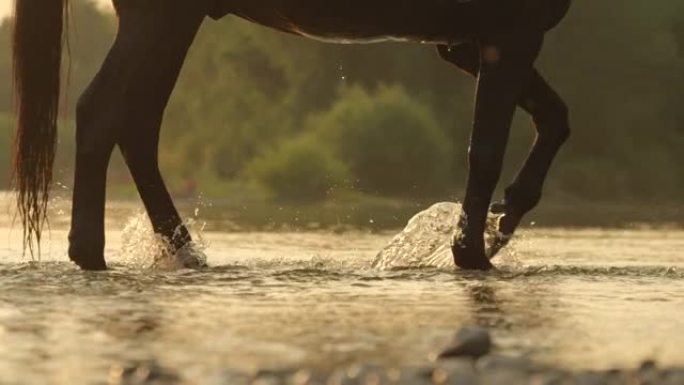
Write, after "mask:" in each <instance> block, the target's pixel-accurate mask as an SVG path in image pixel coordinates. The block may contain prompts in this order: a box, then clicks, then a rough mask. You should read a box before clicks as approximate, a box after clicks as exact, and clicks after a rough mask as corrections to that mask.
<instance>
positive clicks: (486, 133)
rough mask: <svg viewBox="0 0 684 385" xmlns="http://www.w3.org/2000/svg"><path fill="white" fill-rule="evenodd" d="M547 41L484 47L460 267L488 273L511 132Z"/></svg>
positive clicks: (496, 42)
mask: <svg viewBox="0 0 684 385" xmlns="http://www.w3.org/2000/svg"><path fill="white" fill-rule="evenodd" d="M541 42H542V36H541V34H536V33H520V34H515V35H513V34H512V35H509V36H506V37H502V38H497V39H483V40H482V41H480V42H479V53H480V72H479V77H478V87H477V97H476V102H475V117H474V123H473V131H472V135H471V139H470V148H469V153H468V163H469V172H468V182H467V187H466V196H465V199H464V201H463V213H462V215H461V218H460V220H459V234H458V235H457V236H456V237H455V239H454V244H453V246H452V251H453V254H454V261H455V263H456V265H457V266H459V267H461V268H463V269H480V270H486V269H490V268H491V267H492V265H491V263H490V262H489V259H488V258H487V256H486V254H485V245H484V231H485V227H486V221H487V212H488V211H489V204H490V202H491V200H492V195H493V193H494V189H495V188H496V184H497V182H498V180H499V177H500V175H501V169H502V164H503V158H504V154H505V151H506V145H507V142H508V136H509V132H510V126H511V122H512V119H513V113H514V112H515V108H516V105H517V103H518V100H520V97H521V95H522V92H523V90H524V88H525V87H526V85H527V84H528V82H529V81H530V79H531V75H532V73H533V69H532V65H533V63H534V60H535V58H536V57H537V54H538V52H539V48H540V47H541Z"/></svg>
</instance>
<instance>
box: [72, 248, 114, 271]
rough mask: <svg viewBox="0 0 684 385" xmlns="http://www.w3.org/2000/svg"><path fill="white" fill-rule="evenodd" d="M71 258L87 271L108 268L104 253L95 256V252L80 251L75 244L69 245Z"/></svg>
mask: <svg viewBox="0 0 684 385" xmlns="http://www.w3.org/2000/svg"><path fill="white" fill-rule="evenodd" d="M69 259H70V260H71V261H72V262H74V263H75V264H76V265H78V267H80V268H81V269H83V270H86V271H103V270H107V263H106V262H105V259H104V256H103V255H100V256H94V254H93V253H89V252H86V251H78V250H77V248H76V247H74V246H73V245H72V246H70V247H69Z"/></svg>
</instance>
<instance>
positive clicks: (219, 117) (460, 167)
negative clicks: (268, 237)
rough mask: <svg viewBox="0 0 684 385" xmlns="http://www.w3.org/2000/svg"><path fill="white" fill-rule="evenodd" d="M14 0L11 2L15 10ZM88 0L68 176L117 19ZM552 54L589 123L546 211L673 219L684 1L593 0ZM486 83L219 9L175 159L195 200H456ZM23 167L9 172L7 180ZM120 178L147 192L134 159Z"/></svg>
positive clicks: (2, 140) (171, 156) (0, 70)
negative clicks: (81, 99) (80, 121)
mask: <svg viewBox="0 0 684 385" xmlns="http://www.w3.org/2000/svg"><path fill="white" fill-rule="evenodd" d="M7 7H8V1H0V9H2V10H4V9H6V8H7ZM72 8H73V18H72V23H73V32H72V37H71V39H72V41H71V44H72V58H71V82H70V87H69V90H68V93H67V95H68V98H67V104H66V105H67V109H66V110H67V111H68V114H66V115H65V121H64V124H63V125H62V127H61V131H60V138H61V139H60V146H59V158H58V164H57V179H58V181H59V182H61V183H62V184H64V185H65V186H67V187H68V186H70V185H71V178H72V163H73V160H72V158H73V153H74V144H73V136H74V128H73V105H74V104H75V101H76V100H77V96H78V95H79V94H80V91H81V90H82V89H83V87H84V86H85V85H86V84H87V82H88V81H89V80H90V79H91V78H92V76H93V73H94V72H95V71H96V70H97V68H98V67H99V65H100V63H101V61H102V60H103V57H104V55H105V54H106V52H107V50H108V47H109V45H110V43H111V40H112V37H113V34H114V32H115V30H116V20H115V18H114V16H113V15H112V14H111V13H107V12H104V13H103V12H102V11H101V10H100V8H98V7H95V6H93V5H92V4H91V3H89V2H87V1H84V0H73V5H72ZM9 34H10V28H9V23H8V22H7V21H5V22H4V23H3V25H2V27H1V28H0V79H4V80H3V81H2V82H0V85H1V86H0V126H1V127H2V130H0V146H1V147H0V148H2V149H3V150H2V152H0V164H4V165H8V164H9V153H10V152H9V147H10V141H11V119H10V112H9V111H10V86H9V85H10V81H9V80H10V78H9V77H10V57H9V52H10V45H9ZM539 67H540V68H541V70H542V72H543V73H544V74H545V76H546V77H547V78H548V79H549V80H550V82H551V83H552V84H553V85H554V86H555V87H556V88H557V89H558V91H559V93H560V94H561V95H563V96H564V97H565V98H566V99H567V102H568V104H569V106H570V108H571V114H572V128H573V136H572V138H571V141H570V142H569V143H568V145H567V146H566V147H565V148H564V149H563V151H562V153H561V155H560V157H559V159H558V162H557V163H556V165H555V167H554V168H553V170H552V173H551V176H550V179H549V183H548V186H547V188H546V192H547V193H546V200H545V206H543V207H550V205H552V204H562V205H566V206H569V207H571V208H572V207H573V205H576V204H577V203H578V202H580V203H582V204H586V203H587V202H590V203H592V204H594V205H598V206H600V207H616V206H619V207H622V208H624V207H628V208H633V209H639V210H641V211H642V212H643V211H646V212H651V213H652V214H651V217H652V218H661V216H660V214H658V213H656V211H654V210H655V209H653V210H651V209H652V208H654V207H656V206H658V207H660V206H667V207H675V211H674V212H673V211H672V210H670V209H668V210H669V211H668V212H670V214H671V216H672V217H674V218H677V217H680V218H681V217H683V216H684V215H681V206H682V201H683V199H682V197H683V196H684V167H682V164H683V163H684V151H683V149H684V108H683V107H684V106H683V103H682V102H684V3H682V1H681V0H657V1H654V2H645V1H643V0H624V1H620V2H617V1H601V2H595V1H588V0H576V1H575V2H574V5H573V8H572V9H571V12H570V14H569V15H568V17H567V19H566V20H565V21H564V22H563V24H562V25H561V26H560V27H558V28H557V29H556V30H554V31H553V32H552V33H550V34H549V35H548V38H547V40H546V46H545V49H544V51H543V53H542V56H541V58H540V60H539ZM473 89H474V82H473V80H472V79H470V78H468V77H467V76H465V75H464V74H462V73H461V72H459V71H458V70H457V69H456V68H454V67H453V66H451V65H449V64H447V63H445V62H442V61H441V60H440V59H439V58H438V57H437V55H436V54H435V53H434V48H433V47H429V46H421V45H411V44H380V45H373V46H339V45H326V44H321V43H318V42H313V41H309V40H306V39H301V38H297V37H292V36H288V35H285V34H281V33H277V32H273V31H271V30H268V29H265V28H262V27H258V26H255V25H252V24H249V23H247V22H244V21H241V20H238V19H235V18H230V17H227V18H225V19H223V20H221V21H219V22H215V21H210V20H207V22H206V23H205V24H204V26H203V28H202V31H201V33H200V34H199V36H198V39H197V41H196V44H195V45H194V47H193V49H192V50H191V52H190V55H189V58H188V60H187V64H186V66H185V68H184V71H183V73H182V76H181V79H180V81H179V84H178V87H177V88H176V91H175V92H174V95H173V97H172V100H171V103H170V105H169V108H168V110H167V114H166V120H165V122H164V130H163V139H162V150H161V163H162V165H163V171H164V174H165V176H166V177H167V179H168V181H169V183H170V186H171V189H172V190H173V192H174V194H175V195H176V196H177V197H196V196H197V195H199V194H202V195H203V196H204V197H205V198H207V199H215V200H220V199H229V200H231V202H238V203H236V205H240V204H241V202H262V203H272V204H276V205H280V204H283V203H284V204H295V205H302V204H304V205H309V204H310V203H326V202H327V203H330V202H338V203H339V202H348V201H352V202H359V201H374V202H393V203H392V204H399V205H401V204H404V203H406V202H409V203H410V202H428V201H434V200H438V199H455V198H458V197H460V195H461V192H462V190H463V183H464V180H465V171H466V158H465V154H466V149H467V140H468V135H469V131H470V123H471V120H472V118H471V116H472V113H471V109H472V100H473V96H472V95H473ZM533 137H534V130H533V127H532V125H531V122H530V120H529V118H528V117H527V116H525V115H524V114H523V113H520V114H518V117H517V119H516V124H515V127H514V128H513V134H512V137H511V143H510V147H509V148H510V149H509V152H508V157H507V163H506V165H507V166H506V172H505V175H504V179H502V184H501V186H502V187H504V186H505V184H506V183H505V182H507V181H509V180H510V179H511V178H512V176H513V175H514V172H515V171H516V170H517V168H518V167H519V165H520V163H521V162H522V160H523V159H524V157H525V155H526V153H527V151H528V148H529V145H530V143H531V141H532V140H533ZM6 169H7V168H5V170H6ZM8 175H9V172H5V171H3V172H1V173H0V189H1V188H4V187H7V186H8ZM110 190H111V193H112V194H113V195H114V196H124V197H131V196H135V192H134V189H133V185H132V184H131V182H130V178H129V176H128V172H127V170H126V169H125V167H124V166H123V164H122V163H121V161H120V159H119V158H118V156H117V158H115V159H114V162H113V164H112V168H111V172H110ZM554 202H555V203H554ZM580 207H589V206H586V205H585V206H580ZM644 209H645V210H644ZM649 210H650V211H649ZM574 213H575V214H576V215H580V214H579V213H577V210H575V211H574ZM575 214H573V215H575ZM590 214H591V213H588V214H587V215H590Z"/></svg>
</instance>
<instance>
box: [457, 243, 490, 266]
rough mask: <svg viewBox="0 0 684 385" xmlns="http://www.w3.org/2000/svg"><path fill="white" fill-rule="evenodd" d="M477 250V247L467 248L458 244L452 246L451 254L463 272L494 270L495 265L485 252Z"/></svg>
mask: <svg viewBox="0 0 684 385" xmlns="http://www.w3.org/2000/svg"><path fill="white" fill-rule="evenodd" d="M476 249H477V248H475V247H465V246H461V245H458V244H456V245H454V246H452V247H451V252H452V253H453V256H454V263H455V264H456V266H458V267H459V268H461V269H463V270H483V271H487V270H492V269H493V268H494V265H492V263H491V262H490V261H489V258H487V256H486V255H485V252H484V250H482V249H480V250H476Z"/></svg>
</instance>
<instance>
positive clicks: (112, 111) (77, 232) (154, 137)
mask: <svg viewBox="0 0 684 385" xmlns="http://www.w3.org/2000/svg"><path fill="white" fill-rule="evenodd" d="M155 4H156V6H151V5H150V3H149V2H123V1H122V2H119V7H118V8H117V11H118V14H119V19H120V20H119V32H118V35H117V38H116V41H115V42H114V45H113V47H112V49H111V50H110V52H109V54H108V56H107V59H106V60H105V62H104V64H103V66H102V68H101V70H100V71H99V73H98V74H97V76H96V77H95V79H94V80H93V82H92V83H91V85H90V86H89V87H88V89H87V91H86V92H85V93H84V94H83V96H82V97H81V98H80V100H79V105H78V111H77V159H76V180H75V186H74V206H73V214H72V227H71V232H70V235H69V241H70V246H69V257H70V258H71V259H72V260H73V261H74V262H75V263H76V264H78V265H79V266H80V267H81V268H83V269H87V270H102V269H106V268H107V266H106V263H105V259H104V243H105V236H104V203H105V185H106V171H107V164H108V162H109V157H110V154H111V152H112V149H113V147H114V145H115V144H116V143H118V144H119V145H120V147H121V149H122V152H123V154H124V157H125V159H126V162H127V164H128V166H129V168H130V170H131V174H132V175H133V178H134V180H135V182H136V185H137V187H138V191H139V192H140V195H141V197H142V199H143V202H144V204H145V207H146V209H147V211H148V214H149V216H150V219H151V220H152V224H153V227H154V230H155V232H157V233H159V234H161V235H163V236H165V237H166V238H167V239H169V240H171V245H172V247H174V248H180V247H182V246H183V245H184V244H186V243H187V242H189V241H190V236H189V234H188V231H187V230H186V229H185V228H184V227H183V226H182V222H181V219H180V216H179V215H178V212H177V211H176V209H175V207H174V205H173V202H172V201H171V197H170V196H169V193H168V191H167V189H166V186H165V185H164V182H163V180H162V177H161V174H160V172H159V168H158V164H157V143H158V140H159V128H160V125H161V120H162V116H163V113H164V109H165V107H166V104H167V102H168V99H169V95H170V94H171V91H172V90H173V87H174V85H175V82H176V79H177V77H178V74H179V72H180V69H181V66H182V64H183V61H184V59H185V56H186V54H187V51H188V48H189V47H190V45H191V43H192V41H193V39H194V37H195V35H196V33H197V30H198V28H199V26H200V24H201V23H202V20H203V18H204V16H205V14H206V3H204V2H202V1H198V2H192V1H184V0H168V1H165V2H164V3H155Z"/></svg>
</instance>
